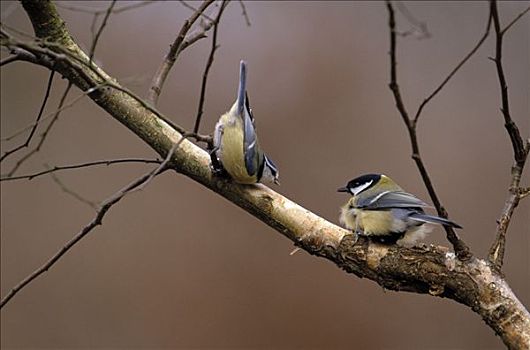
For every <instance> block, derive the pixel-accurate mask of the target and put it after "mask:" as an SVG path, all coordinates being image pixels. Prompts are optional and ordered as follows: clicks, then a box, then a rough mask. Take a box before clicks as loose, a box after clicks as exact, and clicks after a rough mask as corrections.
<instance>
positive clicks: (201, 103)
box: [193, 1, 228, 133]
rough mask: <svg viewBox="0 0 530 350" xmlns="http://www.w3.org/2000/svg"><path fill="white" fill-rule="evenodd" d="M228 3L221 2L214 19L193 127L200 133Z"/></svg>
mask: <svg viewBox="0 0 530 350" xmlns="http://www.w3.org/2000/svg"><path fill="white" fill-rule="evenodd" d="M226 5H228V2H227V1H223V3H222V4H221V8H220V9H219V13H218V14H217V17H216V18H215V21H214V27H213V36H212V46H211V49H210V55H209V56H208V61H207V62H206V67H205V68H204V73H203V75H202V83H201V95H200V97H199V106H198V108H197V117H196V118H195V126H194V127H193V132H194V133H198V132H199V127H200V125H201V118H202V114H203V107H204V99H205V95H206V83H207V81H208V73H209V72H210V67H211V66H212V63H213V60H214V56H215V51H216V50H217V48H218V47H219V46H218V45H217V28H218V27H219V21H220V20H221V16H222V14H223V11H224V9H225V8H226Z"/></svg>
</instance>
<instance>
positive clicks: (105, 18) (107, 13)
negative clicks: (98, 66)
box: [88, 0, 116, 64]
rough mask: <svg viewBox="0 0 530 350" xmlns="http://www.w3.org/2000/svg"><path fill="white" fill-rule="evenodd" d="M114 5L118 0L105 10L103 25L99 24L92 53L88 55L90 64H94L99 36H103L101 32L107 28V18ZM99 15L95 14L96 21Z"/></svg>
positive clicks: (91, 48)
mask: <svg viewBox="0 0 530 350" xmlns="http://www.w3.org/2000/svg"><path fill="white" fill-rule="evenodd" d="M114 5H116V0H112V1H111V3H110V5H109V8H108V9H107V11H106V12H105V16H104V17H103V21H102V22H101V25H100V26H99V29H98V31H97V33H96V35H95V36H94V39H93V40H92V46H91V47H90V53H89V55H88V60H89V61H90V64H92V59H93V58H94V53H95V51H96V46H97V44H98V41H99V38H100V36H101V33H103V29H105V26H106V25H107V20H108V19H109V16H110V14H111V13H112V9H113V8H114ZM96 18H97V16H94V22H93V23H95V19H96Z"/></svg>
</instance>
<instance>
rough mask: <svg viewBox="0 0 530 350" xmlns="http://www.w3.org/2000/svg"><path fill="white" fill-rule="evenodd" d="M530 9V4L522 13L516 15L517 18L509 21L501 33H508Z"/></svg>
mask: <svg viewBox="0 0 530 350" xmlns="http://www.w3.org/2000/svg"><path fill="white" fill-rule="evenodd" d="M528 11H530V6H528V7H527V8H525V9H524V10H523V11H522V12H521V13H520V14H518V15H517V16H515V18H514V19H513V20H512V21H511V22H510V23H508V25H507V26H506V27H504V29H503V30H501V34H502V35H504V33H506V32H507V31H508V30H509V29H510V28H511V27H512V26H513V25H514V24H515V23H516V22H517V21H518V20H520V19H521V17H523V16H524V15H526V14H527V13H528Z"/></svg>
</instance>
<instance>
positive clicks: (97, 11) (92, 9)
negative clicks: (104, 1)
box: [55, 0, 155, 15]
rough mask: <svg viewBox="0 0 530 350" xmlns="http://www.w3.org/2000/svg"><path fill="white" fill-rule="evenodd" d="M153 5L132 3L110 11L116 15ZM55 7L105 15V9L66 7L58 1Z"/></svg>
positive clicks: (148, 0) (150, 2)
mask: <svg viewBox="0 0 530 350" xmlns="http://www.w3.org/2000/svg"><path fill="white" fill-rule="evenodd" d="M154 3H155V1H154V0H147V1H140V2H136V3H133V4H131V5H125V6H122V7H119V8H117V9H114V10H113V11H112V13H113V14H118V13H121V12H125V11H128V10H132V9H135V8H139V7H142V6H145V5H150V4H154ZM55 6H57V7H59V8H62V9H65V10H69V11H73V12H82V13H90V14H93V15H101V14H103V13H105V12H106V11H107V9H94V8H92V7H88V6H87V7H83V6H71V5H66V4H63V3H61V2H60V1H58V2H57V3H55Z"/></svg>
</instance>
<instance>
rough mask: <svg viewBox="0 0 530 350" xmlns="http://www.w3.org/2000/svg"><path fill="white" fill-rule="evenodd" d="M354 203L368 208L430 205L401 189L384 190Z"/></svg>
mask: <svg viewBox="0 0 530 350" xmlns="http://www.w3.org/2000/svg"><path fill="white" fill-rule="evenodd" d="M356 205H357V207H358V208H363V209H368V210H370V209H387V208H424V207H430V205H428V204H427V203H425V202H424V201H422V200H420V199H418V198H416V197H415V196H413V195H412V194H410V193H407V192H402V191H385V192H382V193H380V194H378V195H377V196H375V197H372V198H367V199H363V200H360V201H358V202H357V203H356Z"/></svg>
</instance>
